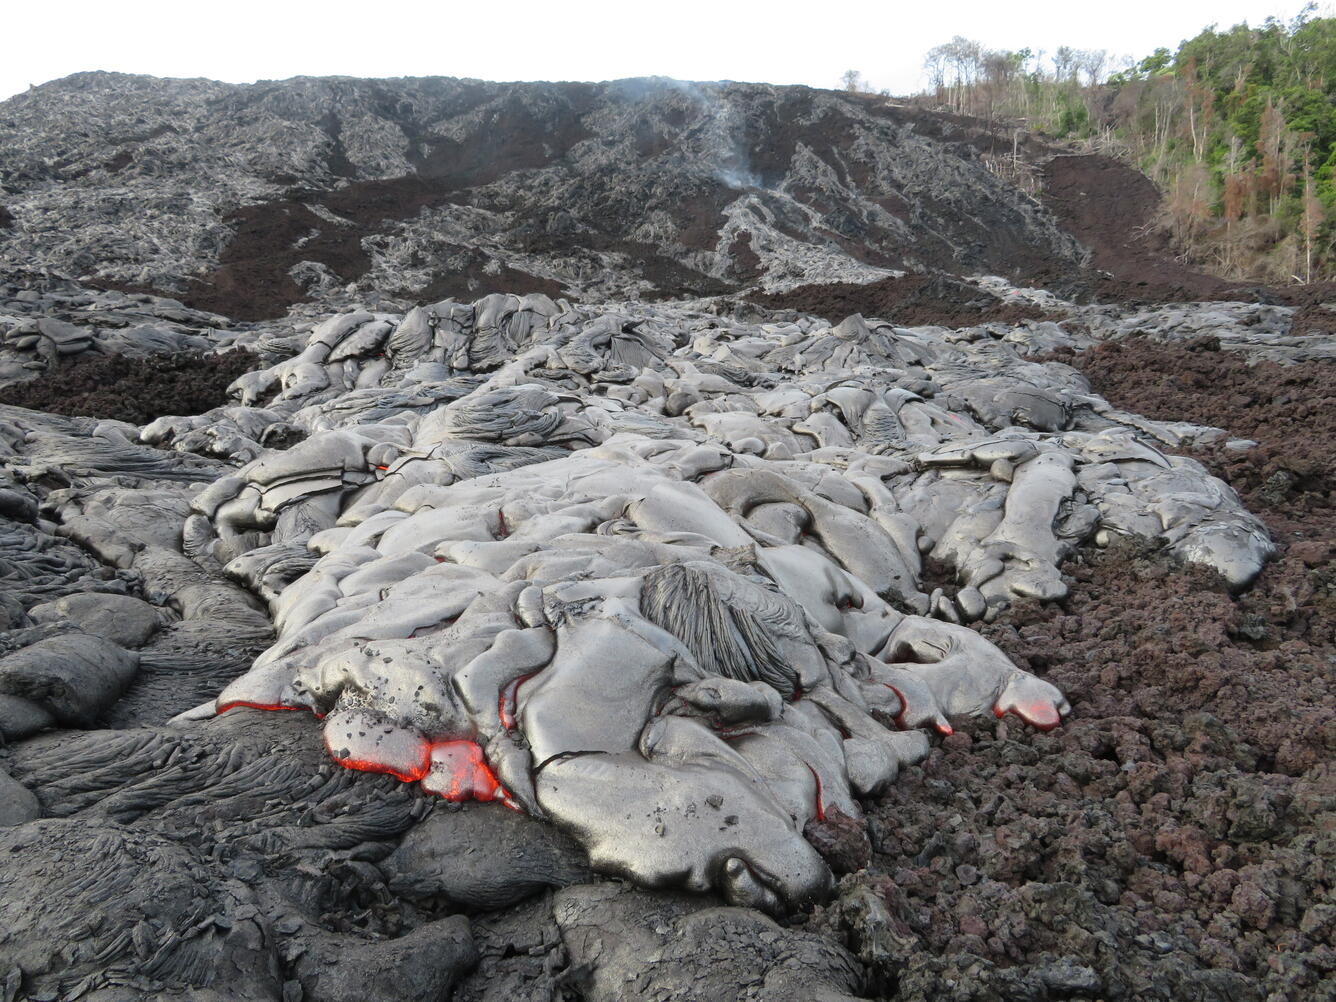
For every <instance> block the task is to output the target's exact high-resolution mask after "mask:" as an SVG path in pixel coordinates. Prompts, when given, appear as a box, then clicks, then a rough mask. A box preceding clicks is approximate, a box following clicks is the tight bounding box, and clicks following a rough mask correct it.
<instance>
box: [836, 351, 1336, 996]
mask: <svg viewBox="0 0 1336 1002" xmlns="http://www.w3.org/2000/svg"><path fill="white" fill-rule="evenodd" d="M1069 361H1072V363H1073V364H1075V365H1077V366H1079V367H1080V368H1081V369H1082V370H1083V371H1084V372H1085V373H1086V374H1087V376H1088V377H1089V378H1090V379H1091V382H1092V384H1093V385H1094V386H1095V388H1096V389H1097V390H1098V391H1099V392H1100V393H1102V394H1104V395H1106V396H1107V397H1108V398H1109V399H1110V401H1111V402H1113V403H1114V404H1116V405H1118V406H1122V407H1128V408H1135V409H1137V410H1139V411H1141V412H1142V413H1146V414H1156V413H1159V414H1161V415H1167V414H1173V415H1176V416H1180V417H1191V419H1192V420H1198V421H1207V422H1210V423H1215V424H1222V425H1224V426H1225V427H1227V428H1229V429H1230V430H1231V431H1233V432H1236V433H1240V434H1247V435H1250V436H1251V437H1253V438H1255V439H1256V440H1258V442H1259V445H1258V447H1257V448H1254V449H1252V450H1249V451H1247V452H1231V451H1229V450H1226V449H1223V448H1217V449H1215V450H1213V451H1212V452H1210V453H1208V454H1204V455H1199V456H1198V458H1200V459H1202V460H1203V461H1204V462H1207V463H1209V464H1211V465H1212V467H1213V468H1214V470H1215V471H1216V472H1217V473H1219V474H1220V475H1221V476H1224V477H1225V478H1227V479H1228V480H1229V481H1230V482H1231V483H1232V484H1233V486H1235V487H1236V488H1237V489H1238V490H1240V491H1241V492H1242V493H1243V494H1244V496H1245V499H1246V500H1247V503H1248V505H1249V507H1250V509H1251V510H1253V511H1255V512H1257V513H1258V514H1260V515H1261V516H1262V517H1263V518H1264V520H1265V521H1266V522H1267V523H1268V526H1269V527H1270V529H1271V531H1272V533H1273V535H1274V536H1275V538H1276V540H1277V542H1278V543H1279V544H1280V545H1281V553H1280V555H1279V557H1278V558H1277V559H1276V560H1275V561H1274V562H1273V563H1272V564H1271V565H1269V566H1268V567H1267V568H1266V569H1265V570H1264V571H1263V573H1262V576H1261V578H1260V579H1259V581H1258V583H1257V584H1256V585H1255V586H1254V588H1253V589H1252V590H1251V591H1250V592H1248V593H1246V594H1244V595H1242V596H1237V597H1235V596H1231V595H1230V594H1229V592H1228V590H1227V589H1226V588H1224V587H1223V585H1222V584H1221V583H1220V582H1219V581H1217V580H1215V579H1214V578H1213V577H1212V576H1211V575H1209V574H1206V573H1203V572H1201V571H1192V570H1184V569H1182V568H1179V567H1175V566H1174V565H1172V564H1171V563H1170V562H1168V561H1167V560H1165V559H1164V557H1163V556H1162V555H1161V554H1159V553H1156V552H1154V551H1153V550H1149V549H1144V548H1139V547H1136V546H1133V545H1130V544H1126V543H1115V544H1114V545H1113V546H1111V547H1110V548H1109V549H1108V550H1107V551H1105V552H1104V553H1102V554H1099V555H1097V556H1096V557H1094V558H1093V559H1089V560H1086V561H1077V562H1072V563H1069V564H1068V566H1067V568H1066V572H1067V574H1068V575H1069V577H1070V578H1071V581H1072V591H1071V594H1070V596H1069V597H1068V598H1067V599H1066V600H1065V602H1063V603H1062V604H1061V605H1060V606H1046V607H1041V606H1039V605H1038V604H1033V603H1021V604H1018V605H1017V606H1015V607H1013V609H1011V610H1010V611H1008V612H1007V613H1005V614H1004V615H1003V616H1002V617H1000V618H999V619H998V621H997V622H995V623H994V624H992V625H990V626H989V627H987V628H985V630H984V632H985V634H986V635H987V636H988V637H989V639H991V640H992V641H993V642H994V643H996V644H998V645H999V646H1000V647H1002V648H1003V649H1004V650H1006V651H1007V653H1008V654H1009V655H1010V656H1011V657H1012V658H1013V659H1014V660H1016V661H1017V663H1018V664H1021V665H1023V666H1026V667H1028V668H1029V669H1030V670H1032V671H1036V672H1038V673H1041V674H1043V675H1044V676H1045V677H1046V678H1047V679H1049V680H1050V681H1052V682H1054V683H1055V684H1057V685H1059V686H1062V687H1063V688H1064V690H1065V691H1066V692H1067V693H1068V694H1069V696H1070V698H1071V700H1072V704H1073V715H1072V717H1071V719H1069V720H1068V721H1066V722H1065V723H1064V725H1063V726H1062V727H1061V728H1059V729H1058V730H1056V731H1053V732H1051V733H1047V734H1043V733H1036V732H1033V731H1028V730H1025V729H1022V728H1019V727H1015V726H1014V725H1012V724H1010V723H1006V722H1003V723H991V722H990V723H970V724H966V725H964V726H962V727H961V728H959V729H958V730H957V732H956V734H955V735H953V736H952V737H949V738H946V739H945V740H944V741H943V742H942V744H941V747H940V748H939V749H937V750H936V751H934V752H933V753H932V755H930V757H929V758H928V759H927V760H926V761H925V762H924V763H922V764H921V765H920V766H915V767H912V768H910V769H908V770H906V772H905V773H903V774H902V775H901V778H900V780H899V781H898V782H897V783H896V784H895V785H894V786H893V787H892V788H891V789H890V790H889V791H888V793H887V794H886V796H885V798H884V799H883V800H882V802H881V803H880V804H878V805H877V806H876V807H875V808H874V809H873V811H872V812H871V818H870V830H871V835H872V843H873V848H874V857H873V862H872V865H871V867H870V868H869V870H868V871H866V872H865V873H862V874H859V875H858V876H857V877H856V878H851V879H854V880H855V881H856V886H857V887H864V886H865V887H867V888H870V889H872V890H874V891H875V892H876V893H877V894H878V895H879V896H880V897H881V898H882V899H883V900H884V901H885V903H886V906H887V908H888V910H889V914H890V915H891V917H892V921H894V922H897V923H898V924H899V925H900V927H901V928H902V930H904V931H907V932H909V933H910V935H909V936H908V937H907V939H905V940H902V941H899V940H897V941H894V942H899V943H900V945H899V946H898V947H897V950H898V952H895V953H894V954H893V956H892V958H891V959H892V960H893V961H894V962H895V963H897V964H899V965H901V969H900V973H899V977H898V982H897V983H898V993H897V994H896V995H895V996H894V997H895V998H896V999H897V1000H904V1002H909V1000H919V999H923V1000H926V999H929V998H937V997H940V990H941V987H942V985H943V984H945V983H947V982H954V983H955V984H956V985H957V986H959V988H960V992H959V993H958V994H957V995H955V996H953V997H959V998H967V999H980V1000H982V999H992V998H997V997H1005V998H1013V997H1016V998H1022V997H1023V998H1036V999H1048V998H1067V997H1073V996H1074V997H1079V998H1087V997H1088V998H1095V997H1102V998H1107V999H1166V1000H1167V999H1174V1000H1181V999H1191V1000H1198V999H1200V1000H1223V999H1255V1000H1259V1002H1260V1000H1262V999H1274V998H1300V997H1302V998H1325V997H1329V996H1330V994H1331V993H1332V991H1333V990H1336V982H1333V974H1332V972H1333V969H1334V968H1336V964H1333V961H1334V960H1336V954H1333V952H1332V942H1331V938H1330V937H1331V930H1332V922H1331V912H1330V907H1329V906H1328V905H1325V904H1324V903H1323V902H1324V901H1326V900H1328V899H1329V898H1330V895H1331V893H1332V873H1333V872H1334V871H1333V863H1336V843H1333V842H1332V840H1331V838H1330V836H1329V829H1330V819H1331V811H1332V807H1333V804H1336V772H1334V771H1333V769H1332V764H1331V763H1332V761H1333V758H1336V725H1333V722H1332V717H1331V707H1332V705H1333V700H1336V691H1334V690H1336V678H1334V677H1333V674H1332V665H1333V664H1336V518H1333V515H1336V510H1334V508H1336V506H1334V505H1333V495H1332V484H1331V481H1330V477H1329V471H1330V469H1331V468H1332V467H1331V465H1330V456H1329V452H1330V448H1331V440H1332V434H1331V429H1329V428H1327V427H1326V424H1325V423H1324V419H1323V417H1322V415H1321V413H1320V411H1322V410H1323V409H1324V408H1323V405H1322V403H1321V402H1322V400H1323V399H1324V394H1329V393H1330V390H1331V387H1332V385H1333V381H1332V378H1331V376H1332V370H1331V367H1330V366H1329V365H1325V364H1322V363H1307V364H1305V365H1302V366H1295V367H1289V368H1282V367H1279V366H1275V365H1271V364H1269V363H1261V364H1257V365H1253V366H1249V365H1247V364H1245V362H1244V361H1243V360H1242V359H1241V358H1240V357H1238V356H1237V355H1233V354H1231V353H1228V352H1218V351H1213V350H1210V346H1209V345H1203V344H1198V345H1193V346H1192V347H1191V348H1188V349H1184V348H1178V347H1167V346H1165V345H1160V344H1153V343H1151V342H1149V341H1147V342H1140V341H1134V342H1124V343H1122V344H1120V345H1105V346H1101V347H1099V348H1096V349H1093V350H1091V351H1088V352H1085V353H1082V354H1079V355H1077V356H1076V357H1075V359H1070V360H1069ZM1287 395H1288V397H1289V399H1288V401H1287V400H1285V399H1284V398H1285V397H1286V396H1287ZM1310 402H1311V403H1312V404H1313V405H1314V409H1313V411H1311V412H1306V414H1307V416H1306V417H1304V418H1288V415H1289V413H1290V412H1292V411H1293V410H1294V409H1295V408H1296V407H1303V406H1305V405H1306V404H1309V403H1310ZM1330 409H1331V408H1330V406H1329V404H1328V405H1327V406H1326V407H1325V410H1327V411H1329V410H1330ZM1317 467H1324V469H1325V471H1326V474H1327V475H1323V474H1319V473H1318V472H1316V468H1317ZM1300 470H1310V471H1312V472H1309V473H1307V474H1299V473H1296V471H1300ZM1278 477H1283V483H1281V482H1280V481H1279V480H1278ZM888 877H889V878H891V882H889V883H888V882H887V878H888ZM846 893H849V892H848V891H847V890H846ZM831 915H832V918H833V919H834V918H838V920H839V921H841V922H844V923H846V924H847V922H848V915H849V912H848V910H847V909H844V910H841V906H840V904H839V903H837V905H836V907H835V908H834V909H833V910H832V912H831ZM822 921H825V920H824V919H823V920H822ZM852 934H853V935H854V936H855V938H857V937H859V936H864V937H865V936H867V935H869V930H868V929H863V928H859V929H854V930H852Z"/></svg>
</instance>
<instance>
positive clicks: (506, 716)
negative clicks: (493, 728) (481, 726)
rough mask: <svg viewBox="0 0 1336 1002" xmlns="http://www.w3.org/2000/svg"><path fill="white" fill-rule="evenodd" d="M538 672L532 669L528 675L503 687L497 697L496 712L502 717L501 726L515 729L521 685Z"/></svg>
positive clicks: (511, 729)
mask: <svg viewBox="0 0 1336 1002" xmlns="http://www.w3.org/2000/svg"><path fill="white" fill-rule="evenodd" d="M537 674H538V672H536V671H531V672H529V674H527V675H521V676H520V677H519V678H517V679H515V680H514V681H513V682H510V683H508V684H507V685H506V686H504V687H503V688H502V689H501V695H500V697H499V698H498V699H497V707H496V713H497V716H499V717H500V718H501V726H502V727H504V728H505V729H506V730H508V731H513V730H514V729H515V709H516V702H517V700H518V699H519V694H520V686H522V685H523V684H524V683H525V682H527V681H529V679H531V678H533V677H534V676H535V675H537Z"/></svg>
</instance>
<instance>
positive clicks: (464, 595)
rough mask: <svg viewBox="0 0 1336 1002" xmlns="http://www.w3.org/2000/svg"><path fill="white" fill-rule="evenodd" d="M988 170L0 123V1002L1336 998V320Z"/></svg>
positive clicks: (1093, 166) (845, 135)
mask: <svg viewBox="0 0 1336 1002" xmlns="http://www.w3.org/2000/svg"><path fill="white" fill-rule="evenodd" d="M994 141H995V137H993V136H992V135H991V133H990V131H989V129H988V128H987V127H986V126H985V125H984V124H983V123H979V122H975V121H972V120H969V119H965V118H959V117H955V116H947V115H938V114H933V113H930V112H925V111H921V110H916V109H911V108H905V107H899V106H896V105H893V104H890V103H888V102H886V101H884V100H882V99H879V98H873V97H868V96H860V95H850V94H837V93H832V92H823V91H813V90H809V89H806V88H800V87H770V86H765V85H751V84H684V83H679V82H675V81H667V80H659V79H655V80H633V81H618V82H614V83H606V84H559V85H558V84H491V83H483V82H479V81H462V80H449V79H442V78H430V79H403V80H358V79H350V78H330V79H304V78H303V79H296V80H290V81H284V82H278V83H275V82H262V83H259V84H254V85H245V86H238V85H229V84H219V83H213V82H210V81H204V80H160V79H155V78H150V77H132V76H121V75H113V74H80V75H76V76H73V77H68V78H66V79H64V80H60V81H56V82H54V83H50V84H46V85H44V86H42V87H38V88H34V89H33V90H31V91H29V92H28V93H26V94H24V95H21V96H19V97H16V98H12V99H10V100H9V101H7V102H4V103H3V104H0V455H2V456H3V468H2V469H0V519H3V521H2V522H0V575H2V576H3V581H4V588H3V591H2V592H0V626H3V630H0V739H2V740H0V861H2V862H0V1000H3V1002H18V1000H34V1002H39V1000H40V1002H53V1000H66V999H68V1000H75V999H84V1000H96V1002H113V1000H114V1002H122V1000H141V999H142V1000H149V999H154V1000H157V999H180V1000H191V1002H223V1000H234V999H256V1000H274V1002H300V1000H310V1002H354V1000H356V1002H371V1000H396V999H407V998H413V999H446V998H449V999H456V1000H470V1002H471V1000H497V1002H499V1000H503V999H504V1000H515V999H528V1000H535V1002H537V1000H544V1002H546V1000H554V999H564V1000H609V1002H611V1000H619V999H627V998H645V999H657V1000H684V1002H685V1000H695V999H751V1000H758V1002H759V1000H767V1002H780V1000H794V1002H797V1000H809V999H822V1000H831V1002H833V1000H839V999H887V1000H895V1002H911V1000H923V1002H927V1000H941V999H951V1000H959V1002H1001V1000H1032V1002H1055V1000H1059V999H1088V1000H1097V999H1102V1000H1129V1002H1130V1000H1144V999H1162V1000H1175V1002H1178V1000H1185V999H1191V1000H1219V1002H1226V1000H1228V1002H1252V1000H1256V1002H1278V1000H1291V999H1295V1000H1297V999H1324V998H1336V901H1334V900H1333V898H1332V884H1333V868H1334V867H1336V844H1334V842H1333V839H1334V838H1336V825H1333V820H1334V819H1336V766H1334V765H1333V762H1336V757H1334V755H1333V752H1336V721H1334V719H1333V713H1332V708H1333V705H1336V703H1334V700H1336V694H1334V693H1333V683H1334V679H1336V533H1334V532H1333V517H1332V516H1333V506H1334V505H1336V497H1334V496H1333V490H1336V483H1333V479H1332V478H1333V472H1332V471H1333V470H1334V469H1336V445H1333V442H1336V423H1334V422H1336V418H1334V417H1333V414H1336V289H1332V288H1330V287H1322V286H1309V287H1302V288H1293V289H1260V288H1251V287H1242V286H1237V285H1233V284H1230V283H1228V282H1224V281H1222V280H1219V279H1216V278H1213V277H1211V276H1209V275H1203V274H1199V273H1196V272H1193V271H1191V270H1190V269H1188V268H1186V267H1184V266H1183V265H1181V264H1180V263H1178V262H1177V261H1175V260H1173V258H1172V256H1171V253H1170V250H1169V249H1168V248H1167V247H1166V246H1165V245H1163V244H1162V243H1156V242H1154V240H1152V239H1151V238H1149V237H1146V236H1145V235H1144V234H1145V233H1146V232H1147V228H1146V227H1144V226H1143V224H1144V223H1146V222H1147V221H1148V220H1149V219H1150V218H1151V215H1152V214H1153V213H1154V211H1155V209H1156V199H1157V195H1156V192H1155V190H1154V188H1153V186H1151V185H1150V183H1149V182H1148V181H1146V180H1145V179H1144V178H1142V177H1140V175H1138V174H1136V173H1135V172H1134V171H1132V170H1131V169H1130V168H1127V167H1125V166H1123V165H1121V164H1119V163H1117V162H1116V161H1112V160H1108V159H1106V158H1102V157H1094V156H1075V155H1072V154H1071V152H1070V151H1067V150H1060V149H1056V148H1049V147H1046V146H1044V144H1043V143H1042V142H1040V141H1039V140H1037V139H1030V140H1027V142H1026V144H1025V149H1024V151H1023V153H1024V155H1025V157H1026V158H1027V159H1029V160H1030V161H1031V162H1032V163H1033V164H1034V166H1035V169H1036V170H1037V171H1039V172H1040V175H1041V176H1042V177H1043V179H1044V184H1043V187H1042V190H1041V192H1040V194H1039V195H1038V196H1037V197H1036V196H1031V195H1029V194H1026V193H1025V192H1023V191H1021V190H1020V189H1018V188H1015V187H1013V186H1012V185H1010V184H1009V183H1007V182H1006V181H1004V180H1002V179H1001V178H999V177H998V176H996V175H995V174H994V173H992V172H991V171H990V170H989V169H988V165H987V161H986V159H985V158H984V156H983V154H984V153H985V152H987V151H988V150H989V149H990V148H991V144H992V143H993V142H994Z"/></svg>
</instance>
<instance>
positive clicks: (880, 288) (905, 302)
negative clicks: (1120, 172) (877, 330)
mask: <svg viewBox="0 0 1336 1002" xmlns="http://www.w3.org/2000/svg"><path fill="white" fill-rule="evenodd" d="M752 301H753V302H755V303H757V304H759V305H761V306H764V307H766V308H768V309H772V310H796V311H798V312H799V313H811V314H813V315H814V316H818V317H822V318H824V319H826V320H828V321H830V322H831V323H839V322H840V321H841V320H843V319H844V318H845V317H847V316H849V315H850V314H853V313H861V314H863V316H865V317H869V318H870V317H876V318H878V319H880V320H889V321H891V322H892V323H896V324H899V325H900V326H902V327H923V326H928V325H930V324H936V325H940V326H942V327H969V326H973V325H975V324H983V323H991V322H993V321H997V322H1001V323H1013V324H1014V323H1018V322H1020V321H1021V320H1041V319H1043V318H1044V313H1043V311H1042V310H1040V309H1038V308H1037V307H1035V306H1032V305H1030V304H1029V303H1008V302H1006V301H1005V300H1002V299H999V298H998V297H997V296H994V295H993V294H992V293H990V292H985V291H984V290H982V289H978V288H976V287H974V286H972V285H966V284H965V283H964V282H961V281H958V280H956V279H954V278H950V277H948V276H946V275H906V276H904V277H903V278H884V279H882V280H881V281H879V282H872V283H870V284H867V285H859V284H856V283H852V282H836V283H833V284H830V285H801V286H799V287H798V288H796V289H791V290H790V291H788V292H779V293H773V294H770V295H757V296H754V297H753V300H752Z"/></svg>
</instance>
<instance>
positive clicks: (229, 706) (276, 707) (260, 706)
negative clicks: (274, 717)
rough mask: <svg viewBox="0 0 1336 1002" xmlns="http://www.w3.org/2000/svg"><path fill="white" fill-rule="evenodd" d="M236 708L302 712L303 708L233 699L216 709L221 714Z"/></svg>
mask: <svg viewBox="0 0 1336 1002" xmlns="http://www.w3.org/2000/svg"><path fill="white" fill-rule="evenodd" d="M238 706H245V707H248V708H249V709H252V710H304V709H306V707H304V706H284V705H283V704H282V703H251V702H248V701H247V700H244V699H234V700H232V702H230V703H224V704H223V705H222V706H220V707H218V710H217V712H218V713H220V714H222V713H226V712H227V711H228V710H235V709H236V708H237V707H238Z"/></svg>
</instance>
